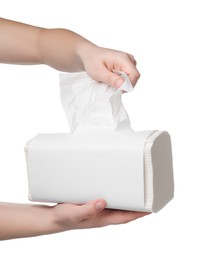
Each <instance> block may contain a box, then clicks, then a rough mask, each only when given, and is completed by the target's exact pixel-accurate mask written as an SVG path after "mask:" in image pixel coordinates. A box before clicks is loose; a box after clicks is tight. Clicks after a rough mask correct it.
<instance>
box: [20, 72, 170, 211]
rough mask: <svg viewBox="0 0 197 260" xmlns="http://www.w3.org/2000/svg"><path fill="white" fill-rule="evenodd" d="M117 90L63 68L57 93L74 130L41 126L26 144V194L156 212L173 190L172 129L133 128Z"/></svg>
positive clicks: (127, 85)
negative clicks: (43, 130)
mask: <svg viewBox="0 0 197 260" xmlns="http://www.w3.org/2000/svg"><path fill="white" fill-rule="evenodd" d="M122 75H123V77H124V78H125V83H124V84H123V85H122V87H121V88H120V89H118V90H115V89H113V88H112V87H109V86H106V85H105V84H102V83H98V82H95V81H93V80H92V79H91V78H90V77H88V75H87V74H86V73H72V74H61V76H60V90H61V101H62V105H63V108H64V111H65V113H66V115H67V118H68V122H69V124H70V128H71V133H59V134H58V133H56V134H39V135H37V136H36V137H34V138H33V139H32V140H30V141H29V142H28V143H27V145H26V147H25V152H26V162H27V171H28V184H29V199H30V200H32V201H42V202H55V203H63V202H69V203H77V204H82V203H85V202H87V201H90V200H94V199H98V198H103V199H105V200H106V201H107V207H108V208H113V209H122V210H134V211H147V212H157V211H159V210H160V209H162V208H163V207H164V206H165V205H166V204H167V203H168V202H169V201H170V200H171V199H172V198H173V192H174V183H173V167H172V152H171V141H170V136H169V134H168V133H167V132H165V131H139V132H136V131H133V130H132V129H131V127H130V120H129V117H128V114H127V112H126V110H125V109H124V106H123V104H122V101H121V97H122V91H123V90H124V91H126V92H129V91H131V90H132V86H131V83H130V81H129V80H128V78H127V76H126V75H124V74H122Z"/></svg>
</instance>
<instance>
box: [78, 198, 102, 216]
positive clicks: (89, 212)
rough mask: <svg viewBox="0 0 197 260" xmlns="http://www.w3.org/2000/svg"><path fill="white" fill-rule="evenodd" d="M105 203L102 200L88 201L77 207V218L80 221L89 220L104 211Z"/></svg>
mask: <svg viewBox="0 0 197 260" xmlns="http://www.w3.org/2000/svg"><path fill="white" fill-rule="evenodd" d="M106 205H107V203H106V201H105V200H103V199H98V200H94V201H90V202H88V203H86V204H84V205H82V206H80V207H78V218H79V219H80V220H83V219H87V218H90V217H92V216H94V215H96V214H98V213H99V212H101V211H102V210H104V209H105V207H106Z"/></svg>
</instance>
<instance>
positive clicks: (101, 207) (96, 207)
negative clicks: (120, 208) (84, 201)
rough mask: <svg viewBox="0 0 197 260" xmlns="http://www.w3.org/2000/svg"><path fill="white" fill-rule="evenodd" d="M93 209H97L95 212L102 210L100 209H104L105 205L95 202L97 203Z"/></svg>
mask: <svg viewBox="0 0 197 260" xmlns="http://www.w3.org/2000/svg"><path fill="white" fill-rule="evenodd" d="M94 207H95V209H97V210H102V209H104V208H105V204H104V203H103V202H101V201H99V202H97V203H96V204H95V206H94Z"/></svg>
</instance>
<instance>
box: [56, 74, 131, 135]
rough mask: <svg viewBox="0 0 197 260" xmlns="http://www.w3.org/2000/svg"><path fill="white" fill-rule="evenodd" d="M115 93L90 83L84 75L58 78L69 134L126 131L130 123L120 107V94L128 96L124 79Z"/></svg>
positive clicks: (108, 87)
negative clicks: (83, 130)
mask: <svg viewBox="0 0 197 260" xmlns="http://www.w3.org/2000/svg"><path fill="white" fill-rule="evenodd" d="M121 76H122V77H123V78H124V80H125V81H124V83H123V84H122V86H121V87H120V88H119V89H115V88H112V87H110V86H108V85H106V84H104V83H98V82H96V81H95V80H93V79H91V78H90V77H89V76H88V75H87V73H86V72H80V73H68V74H65V73H62V74H60V95H61V102H62V106H63V108H64V111H65V113H66V116H67V119H68V122H69V125H70V128H71V131H72V132H75V131H76V130H77V132H79V131H80V129H81V130H82V128H84V127H86V130H87V127H91V131H92V130H93V129H94V130H95V131H96V130H98V131H101V130H104V131H107V130H112V131H113V130H116V131H118V130H126V129H130V130H131V128H130V120H129V117H128V114H127V112H126V110H125V108H124V106H123V104H122V100H121V96H122V92H123V91H125V92H131V91H132V90H133V86H132V84H131V82H130V80H129V78H128V76H127V75H126V74H125V73H123V72H121Z"/></svg>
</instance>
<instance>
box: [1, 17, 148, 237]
mask: <svg viewBox="0 0 197 260" xmlns="http://www.w3.org/2000/svg"><path fill="white" fill-rule="evenodd" d="M0 63H8V64H46V65H48V66H51V67H52V68H54V69H57V70H60V71H66V72H76V71H84V70H85V71H87V73H88V74H89V75H90V76H91V77H92V78H93V79H95V80H97V81H99V82H104V83H106V84H108V85H110V86H112V87H115V88H119V87H120V86H121V84H122V83H123V79H122V78H121V77H120V76H118V75H117V74H115V73H114V72H113V71H114V70H120V71H124V72H125V73H127V75H128V76H129V78H130V80H131V82H132V84H133V85H135V84H136V83H137V81H138V79H139V77H140V74H139V72H138V70H137V68H136V61H135V59H134V57H133V56H132V55H131V54H127V53H124V52H121V51H116V50H111V49H106V48H102V47H98V46H96V45H95V44H93V43H91V42H90V41H88V40H86V39H85V38H83V37H82V36H80V35H78V34H76V33H74V32H72V31H69V30H67V29H45V28H40V27H35V26H30V25H27V24H22V23H18V22H14V21H10V20H6V19H3V18H0ZM106 206H107V202H106V201H105V200H104V199H96V200H94V201H90V202H88V203H86V204H83V205H77V204H71V203H63V204H57V205H55V206H46V205H32V204H27V205H23V204H14V203H0V240H5V239H13V238H21V237H31V236H39V235H46V234H51V233H56V232H62V231H67V230H72V229H84V228H93V227H104V226H107V225H112V224H123V223H127V222H129V221H132V220H135V219H137V218H140V217H143V216H145V215H147V214H148V213H144V212H134V211H121V210H111V209H107V208H106Z"/></svg>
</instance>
